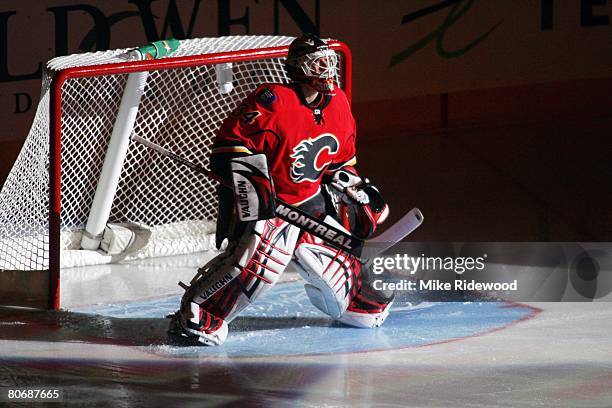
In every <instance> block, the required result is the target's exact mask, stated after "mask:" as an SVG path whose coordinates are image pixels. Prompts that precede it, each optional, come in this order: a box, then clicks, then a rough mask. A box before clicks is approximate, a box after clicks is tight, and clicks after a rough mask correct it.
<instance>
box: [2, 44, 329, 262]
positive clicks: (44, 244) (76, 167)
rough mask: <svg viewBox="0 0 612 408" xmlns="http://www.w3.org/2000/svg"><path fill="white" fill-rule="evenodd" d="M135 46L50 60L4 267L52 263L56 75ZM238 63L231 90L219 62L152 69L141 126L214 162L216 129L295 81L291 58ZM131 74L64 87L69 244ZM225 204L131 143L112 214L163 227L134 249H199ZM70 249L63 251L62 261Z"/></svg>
mask: <svg viewBox="0 0 612 408" xmlns="http://www.w3.org/2000/svg"><path fill="white" fill-rule="evenodd" d="M292 39H293V38H292V37H279V36H231V37H222V38H204V39H194V40H184V41H181V44H180V46H179V48H178V50H177V51H176V52H175V53H173V54H171V55H170V56H169V57H180V56H189V55H201V54H209V53H218V52H225V51H237V50H245V49H258V48H265V47H273V46H284V45H288V44H289V43H290V42H291V41H292ZM128 51H130V50H129V49H123V50H113V51H104V52H96V53H88V54H79V55H72V56H66V57H59V58H55V59H53V60H51V61H50V62H49V63H48V64H47V71H46V72H45V74H44V76H43V84H42V96H41V100H40V103H39V106H38V109H37V112H36V116H35V120H34V123H33V125H32V128H31V129H30V133H29V134H28V137H27V139H26V141H25V144H24V146H23V148H22V151H21V153H20V154H19V157H18V158H17V161H16V163H15V165H14V166H13V169H12V170H11V172H10V174H9V176H8V178H7V180H6V181H5V184H4V186H3V189H2V191H1V192H0V269H6V270H46V269H48V267H49V100H50V85H51V80H52V78H53V77H54V76H55V74H56V73H57V72H58V71H61V70H63V69H67V68H71V67H80V66H93V65H97V64H109V63H116V62H124V61H125V59H124V56H125V55H126V52H128ZM232 72H233V82H232V83H233V87H234V88H233V90H232V91H231V92H230V93H227V94H224V93H221V92H220V91H219V87H218V84H217V77H216V73H215V66H214V65H191V66H184V67H181V68H173V69H164V70H158V71H151V72H150V73H149V76H148V80H147V84H146V87H145V92H144V94H143V97H142V99H141V102H140V105H139V110H138V115H137V118H136V123H135V126H134V130H133V133H134V134H137V135H139V136H141V137H143V138H145V139H148V140H150V141H152V142H154V143H156V144H159V145H161V146H163V147H165V148H167V149H169V150H171V151H173V152H174V153H176V154H179V155H181V156H183V157H185V158H187V159H188V160H190V161H193V162H196V163H198V164H200V165H204V166H206V167H207V166H208V154H209V150H210V146H211V144H212V138H213V136H214V134H215V131H216V129H217V128H218V127H219V126H220V124H221V121H222V120H223V119H224V118H225V117H226V115H227V113H228V112H230V111H231V110H233V109H234V108H235V107H236V106H237V104H238V103H239V102H240V101H242V100H243V99H244V98H245V97H246V96H247V95H248V94H249V93H250V92H252V91H253V90H254V89H255V88H256V87H257V86H258V85H259V84H261V83H265V82H287V81H288V78H287V76H286V74H285V70H284V58H267V59H260V60H254V61H245V62H233V63H232ZM127 78H128V74H117V75H94V76H90V77H83V78H71V79H68V80H67V81H66V82H65V83H64V85H63V86H62V88H61V96H62V112H61V115H62V116H61V123H62V128H61V146H62V153H61V169H62V176H61V208H62V210H61V237H62V244H61V245H62V250H63V251H66V252H68V250H74V249H77V248H78V247H79V242H80V236H81V231H82V230H83V228H84V226H85V224H86V222H87V218H88V216H89V211H90V208H91V205H92V201H93V198H94V194H95V190H96V186H97V183H98V179H99V176H100V171H101V169H102V164H103V161H104V158H105V155H106V151H107V146H108V143H109V140H110V136H111V133H112V131H113V127H114V125H115V120H116V117H117V113H118V111H119V106H120V102H121V97H122V95H123V90H124V87H125V84H126V82H127ZM338 82H340V81H339V78H338ZM216 204H217V200H216V194H215V184H214V183H213V182H211V181H210V180H208V179H206V178H205V177H204V176H201V175H198V174H196V173H195V172H193V171H192V170H191V169H189V168H187V167H185V166H184V165H181V164H179V163H176V162H174V161H172V160H170V159H168V158H163V157H160V156H159V155H157V153H155V152H153V151H151V150H149V149H147V148H146V147H144V146H141V145H137V144H135V143H131V144H130V147H129V150H128V153H127V157H126V160H125V164H124V167H123V169H122V172H121V177H120V181H119V185H118V189H117V192H116V195H115V199H114V201H113V207H112V209H111V214H110V219H109V222H111V223H136V224H140V225H144V226H146V227H147V228H149V229H151V230H152V231H153V235H152V236H153V237H154V236H155V234H156V233H158V234H159V236H160V239H159V240H158V241H157V242H156V243H150V244H148V245H147V247H146V248H144V249H143V250H142V251H140V252H139V253H136V254H132V255H131V256H132V257H135V258H140V257H143V256H159V255H170V254H176V253H186V252H192V251H199V250H203V249H207V246H209V245H210V242H211V240H210V236H211V234H212V233H213V232H214V230H213V228H212V227H211V226H212V225H214V220H215V217H216ZM156 231H157V232H156ZM63 258H64V252H62V262H63ZM63 263H64V262H63ZM64 264H65V263H64ZM68 264H69V262H68Z"/></svg>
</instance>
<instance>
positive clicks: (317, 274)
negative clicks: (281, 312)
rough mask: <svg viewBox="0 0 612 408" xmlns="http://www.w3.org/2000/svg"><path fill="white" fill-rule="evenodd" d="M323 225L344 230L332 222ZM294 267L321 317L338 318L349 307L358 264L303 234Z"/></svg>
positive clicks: (353, 258) (343, 254)
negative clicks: (323, 315) (320, 312)
mask: <svg viewBox="0 0 612 408" xmlns="http://www.w3.org/2000/svg"><path fill="white" fill-rule="evenodd" d="M325 222H327V223H329V224H331V225H334V226H335V227H336V228H338V229H341V230H344V228H343V227H342V226H341V225H340V224H339V223H337V222H336V221H335V220H334V219H333V218H331V217H329V216H328V217H327V218H326V219H325ZM295 265H296V269H297V270H298V272H299V274H300V276H302V278H303V279H304V280H305V281H306V282H308V283H307V284H305V285H304V287H305V289H306V294H307V295H308V298H309V299H310V301H311V303H312V304H313V305H314V306H315V307H316V308H317V309H319V310H321V311H322V312H323V313H325V314H327V315H329V316H331V317H333V318H334V319H338V318H340V316H341V315H342V314H343V313H344V311H345V310H346V308H347V307H348V305H349V302H350V300H351V297H352V294H353V293H354V286H355V284H356V280H357V279H358V276H359V270H360V269H359V268H360V267H361V265H360V264H359V261H358V260H357V259H356V258H355V257H354V256H351V255H349V254H346V253H345V252H343V251H339V250H338V249H335V248H332V247H330V246H328V245H327V244H325V243H324V242H323V241H322V240H321V239H319V238H316V237H314V236H312V235H310V234H304V235H303V236H302V237H301V238H300V241H299V242H298V244H297V247H296V250H295Z"/></svg>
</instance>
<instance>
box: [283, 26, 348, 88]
mask: <svg viewBox="0 0 612 408" xmlns="http://www.w3.org/2000/svg"><path fill="white" fill-rule="evenodd" d="M337 66H338V56H337V55H336V53H335V52H334V51H333V50H331V49H330V48H329V47H328V46H327V44H326V43H325V42H324V41H323V40H321V39H320V38H319V37H317V36H315V35H311V34H305V35H303V36H302V37H300V38H297V39H295V40H294V41H293V42H292V43H291V45H290V46H289V54H288V55H287V63H286V67H287V74H288V75H289V78H291V80H293V81H295V82H302V83H306V84H308V85H310V86H311V87H312V88H314V89H315V90H317V91H319V92H321V93H324V94H333V91H334V87H335V85H334V78H335V77H336V69H337Z"/></svg>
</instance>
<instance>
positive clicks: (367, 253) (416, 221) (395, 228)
mask: <svg viewBox="0 0 612 408" xmlns="http://www.w3.org/2000/svg"><path fill="white" fill-rule="evenodd" d="M424 219H425V217H424V216H423V213H422V212H421V210H419V209H418V208H413V209H412V210H410V211H408V212H407V213H406V214H405V215H404V216H403V217H402V218H400V219H399V220H398V221H397V222H396V223H395V224H393V225H392V226H390V227H389V228H387V229H386V230H385V231H384V232H383V233H381V234H379V235H377V236H375V237H374V238H372V239H369V240H367V241H366V242H365V245H364V247H363V252H362V254H361V258H362V261H363V260H365V262H366V263H367V262H368V261H369V260H371V259H372V258H375V257H376V256H378V255H380V254H382V253H383V252H385V251H386V250H387V249H389V248H391V247H392V246H394V245H395V244H397V243H398V242H400V241H401V240H402V239H404V238H405V237H407V236H408V235H410V234H412V233H413V232H414V230H416V229H417V228H419V227H420V226H421V224H422V223H423V220H424Z"/></svg>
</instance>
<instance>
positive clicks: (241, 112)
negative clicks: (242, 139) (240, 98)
mask: <svg viewBox="0 0 612 408" xmlns="http://www.w3.org/2000/svg"><path fill="white" fill-rule="evenodd" d="M248 107H249V105H247V104H246V103H241V104H240V105H238V107H237V108H236V109H234V110H233V111H232V114H231V115H232V116H233V117H234V118H240V122H241V123H242V124H243V125H250V124H251V123H253V121H254V120H255V118H257V117H258V116H259V115H261V113H260V112H259V111H248V112H245V111H246V109H247V108H248Z"/></svg>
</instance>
